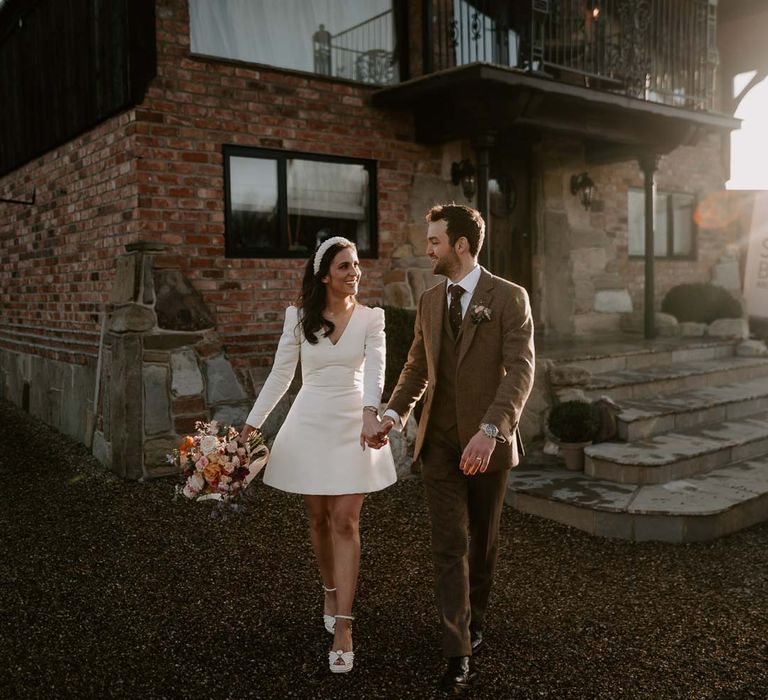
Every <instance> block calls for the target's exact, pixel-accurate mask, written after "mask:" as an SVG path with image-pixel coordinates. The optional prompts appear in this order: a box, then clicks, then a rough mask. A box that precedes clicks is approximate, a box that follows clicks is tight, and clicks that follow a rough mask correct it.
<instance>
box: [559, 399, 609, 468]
mask: <svg viewBox="0 0 768 700" xmlns="http://www.w3.org/2000/svg"><path fill="white" fill-rule="evenodd" d="M547 425H548V426H549V432H550V433H552V436H553V437H554V438H555V440H557V442H558V444H559V446H560V454H561V455H562V456H563V459H564V460H565V467H566V469H571V470H573V471H579V470H581V469H584V448H585V447H586V446H587V445H589V444H590V443H591V442H592V440H593V439H594V437H595V435H596V434H597V431H598V428H599V427H600V423H599V420H598V417H597V415H596V413H595V411H594V410H593V408H592V404H591V403H589V402H587V401H563V402H562V403H558V404H555V405H554V406H553V407H552V410H551V411H550V412H549V418H547Z"/></svg>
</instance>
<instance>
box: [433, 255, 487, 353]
mask: <svg viewBox="0 0 768 700" xmlns="http://www.w3.org/2000/svg"><path fill="white" fill-rule="evenodd" d="M492 289H493V276H492V275H491V274H490V273H489V272H488V271H487V270H486V269H485V268H484V267H483V268H481V272H480V279H479V280H478V281H477V286H476V287H475V291H474V293H473V294H472V298H471V299H470V300H469V308H468V309H467V313H466V316H464V322H463V323H462V324H461V339H460V341H459V355H458V357H457V359H456V367H457V368H458V367H459V365H461V361H462V360H463V359H464V355H466V354H467V350H469V346H470V345H471V344H472V339H473V338H474V337H475V333H477V326H478V324H477V323H473V322H472V307H473V306H474V305H475V304H478V303H480V302H483V305H484V306H490V303H491V290H492ZM443 296H445V295H443ZM443 303H445V302H443Z"/></svg>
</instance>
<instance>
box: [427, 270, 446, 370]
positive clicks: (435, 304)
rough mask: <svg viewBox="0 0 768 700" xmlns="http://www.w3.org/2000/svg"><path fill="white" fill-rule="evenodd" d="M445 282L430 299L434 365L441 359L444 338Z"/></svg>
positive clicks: (431, 344) (431, 342)
mask: <svg viewBox="0 0 768 700" xmlns="http://www.w3.org/2000/svg"><path fill="white" fill-rule="evenodd" d="M445 297H446V291H445V283H442V284H439V285H437V286H436V287H435V288H434V294H433V296H432V298H431V299H430V300H429V304H430V305H429V314H430V317H429V335H430V338H429V341H430V342H429V351H430V354H431V355H432V360H433V362H434V366H437V363H438V362H439V361H440V345H441V342H442V339H443V316H444V315H445V304H446V302H445Z"/></svg>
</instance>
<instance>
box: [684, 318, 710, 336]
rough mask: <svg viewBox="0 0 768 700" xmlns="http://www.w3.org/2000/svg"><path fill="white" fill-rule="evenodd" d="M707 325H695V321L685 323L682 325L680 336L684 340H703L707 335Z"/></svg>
mask: <svg viewBox="0 0 768 700" xmlns="http://www.w3.org/2000/svg"><path fill="white" fill-rule="evenodd" d="M707 328H708V326H707V324H706V323H695V322H694V321H683V322H682V323H681V324H680V335H681V336H683V338H702V337H704V336H705V335H706V334H707Z"/></svg>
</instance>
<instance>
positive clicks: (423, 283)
mask: <svg viewBox="0 0 768 700" xmlns="http://www.w3.org/2000/svg"><path fill="white" fill-rule="evenodd" d="M444 280H445V277H443V276H442V275H433V274H432V272H431V270H408V284H409V285H410V286H411V292H412V293H413V298H414V299H419V298H420V297H421V295H422V294H423V293H424V292H425V291H426V290H427V289H429V288H430V287H434V286H435V285H436V284H439V283H440V282H443V281H444Z"/></svg>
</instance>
